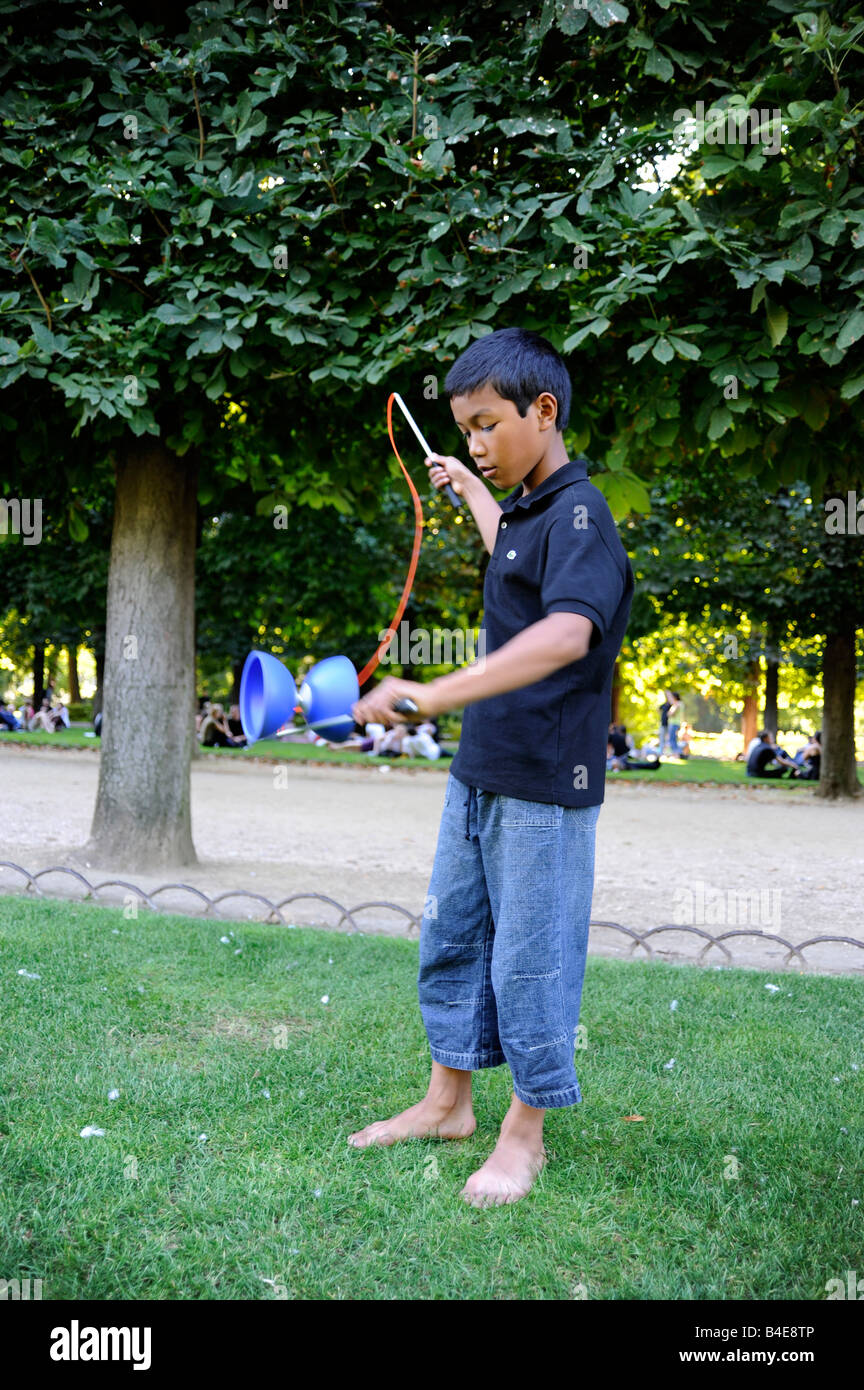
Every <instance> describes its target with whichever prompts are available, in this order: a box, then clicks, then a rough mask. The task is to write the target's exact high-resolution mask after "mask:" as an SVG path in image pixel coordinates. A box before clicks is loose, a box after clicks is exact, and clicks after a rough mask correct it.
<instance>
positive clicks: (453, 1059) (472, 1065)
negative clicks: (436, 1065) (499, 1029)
mask: <svg viewBox="0 0 864 1390" xmlns="http://www.w3.org/2000/svg"><path fill="white" fill-rule="evenodd" d="M429 1051H430V1053H431V1054H432V1060H433V1062H440V1063H441V1066H442V1067H452V1068H453V1069H454V1071H480V1070H481V1068H483V1067H500V1066H501V1065H502V1063H504V1062H506V1061H507V1058H506V1057H505V1056H504V1053H503V1052H500V1051H499V1052H444V1051H443V1050H442V1049H441V1048H440V1047H430V1048H429Z"/></svg>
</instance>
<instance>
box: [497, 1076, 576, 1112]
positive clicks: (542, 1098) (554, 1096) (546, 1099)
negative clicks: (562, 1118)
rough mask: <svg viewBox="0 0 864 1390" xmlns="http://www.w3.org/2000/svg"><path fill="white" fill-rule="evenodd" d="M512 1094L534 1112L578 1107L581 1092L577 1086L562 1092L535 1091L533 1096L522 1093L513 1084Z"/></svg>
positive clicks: (527, 1092)
mask: <svg viewBox="0 0 864 1390" xmlns="http://www.w3.org/2000/svg"><path fill="white" fill-rule="evenodd" d="M513 1093H514V1095H515V1096H516V1099H517V1100H521V1102H522V1104H523V1105H531V1106H533V1107H534V1109H535V1110H558V1109H560V1108H561V1107H563V1106H565V1105H578V1104H579V1103H580V1102H581V1100H582V1092H581V1091H580V1090H579V1087H578V1086H568V1087H567V1088H566V1089H565V1090H563V1091H536V1092H534V1093H533V1094H532V1093H531V1092H529V1091H523V1090H522V1089H521V1087H519V1086H517V1085H516V1082H515V1080H514V1082H513Z"/></svg>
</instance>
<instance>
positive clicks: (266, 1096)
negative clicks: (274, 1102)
mask: <svg viewBox="0 0 864 1390" xmlns="http://www.w3.org/2000/svg"><path fill="white" fill-rule="evenodd" d="M261 1094H262V1096H263V1097H264V1099H265V1100H269V1099H270V1092H269V1091H262V1092H261Z"/></svg>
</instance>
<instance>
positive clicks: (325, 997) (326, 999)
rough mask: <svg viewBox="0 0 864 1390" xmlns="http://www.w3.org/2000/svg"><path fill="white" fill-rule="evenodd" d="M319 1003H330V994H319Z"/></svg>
mask: <svg viewBox="0 0 864 1390" xmlns="http://www.w3.org/2000/svg"><path fill="white" fill-rule="evenodd" d="M321 1003H322V1004H329V1003H330V995H329V994H322V995H321Z"/></svg>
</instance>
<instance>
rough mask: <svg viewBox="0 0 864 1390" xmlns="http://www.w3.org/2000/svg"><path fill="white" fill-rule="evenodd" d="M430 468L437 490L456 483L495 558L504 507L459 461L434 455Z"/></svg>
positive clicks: (430, 474)
mask: <svg viewBox="0 0 864 1390" xmlns="http://www.w3.org/2000/svg"><path fill="white" fill-rule="evenodd" d="M426 466H427V468H428V469H429V477H430V480H431V482H432V483H433V485H434V486H435V487H437V488H439V489H441V488H444V487H446V486H447V484H448V483H452V485H453V487H454V489H455V491H456V492H457V493H458V494H459V496H460V497H464V498H465V501H466V502H467V503H468V506H469V507H470V508H471V515H472V516H473V517H474V520H475V521H476V523H477V529H478V531H479V532H480V535H481V536H482V537H483V544H484V545H485V547H486V549H487V550H488V551H489V554H490V555H491V554H492V551H493V550H494V549H495V539H496V537H497V535H498V523H499V519H500V516H501V508H500V507H499V506H498V503H497V502H496V501H495V498H494V497H493V496H492V494H491V492H490V491H489V489H488V488H487V486H486V484H485V483H484V482H483V479H482V478H478V477H477V475H476V473H472V472H471V470H470V469H469V468H466V467H465V464H464V463H460V461H459V459H456V458H451V457H450V456H449V455H446V454H430V455H429V457H428V458H427V460H426Z"/></svg>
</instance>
